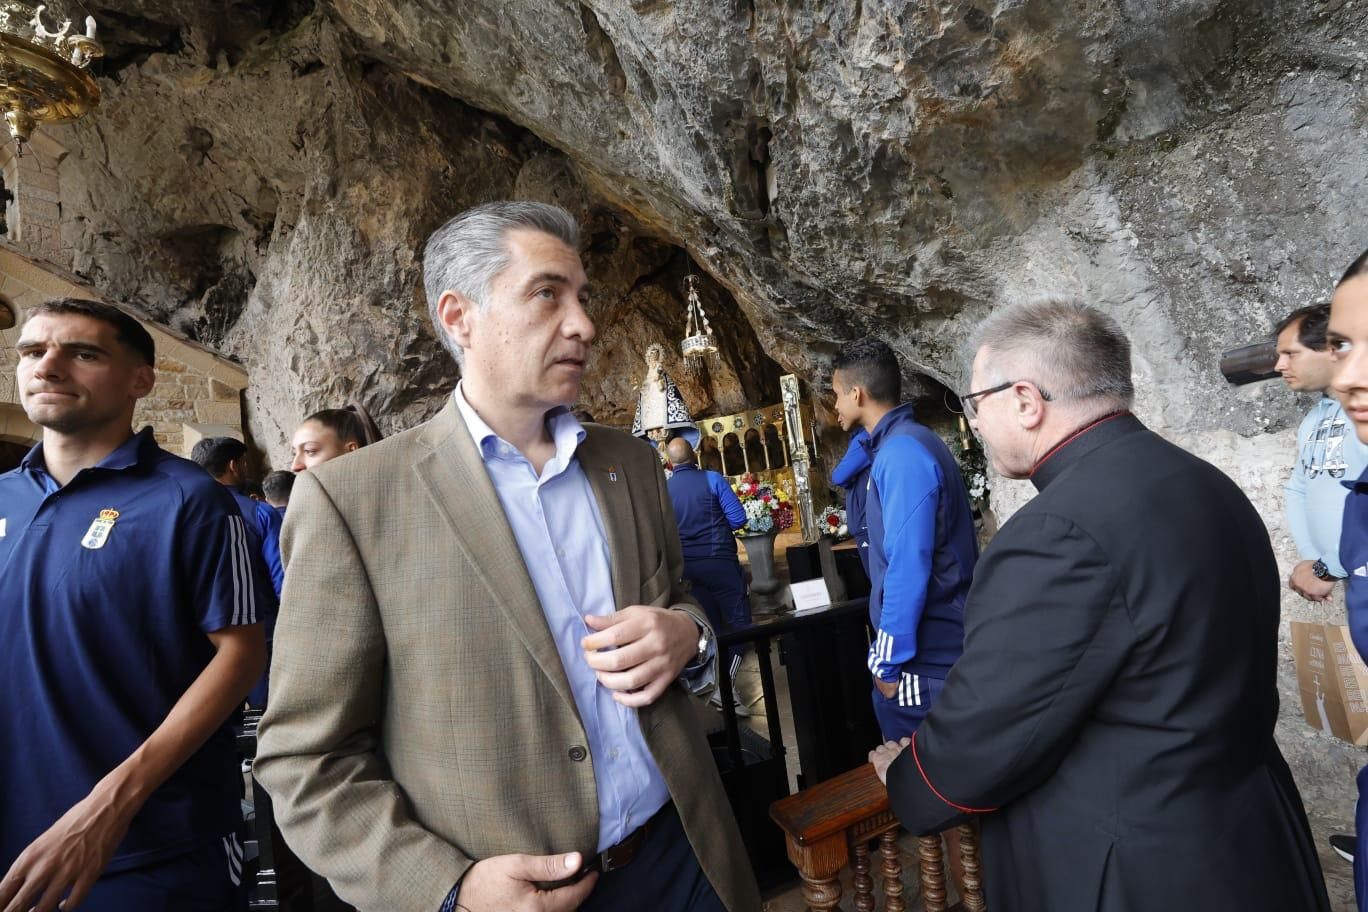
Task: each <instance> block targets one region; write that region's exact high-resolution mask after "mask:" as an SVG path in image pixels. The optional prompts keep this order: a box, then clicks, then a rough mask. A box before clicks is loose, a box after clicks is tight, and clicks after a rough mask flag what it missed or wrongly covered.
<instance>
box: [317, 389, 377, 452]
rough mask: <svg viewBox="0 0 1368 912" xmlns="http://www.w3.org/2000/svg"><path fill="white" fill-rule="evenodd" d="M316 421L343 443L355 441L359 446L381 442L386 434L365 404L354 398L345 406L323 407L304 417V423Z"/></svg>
mask: <svg viewBox="0 0 1368 912" xmlns="http://www.w3.org/2000/svg"><path fill="white" fill-rule="evenodd" d="M310 421H315V422H317V423H319V424H321V425H323V426H324V427H325V428H327V429H328V430H330V431H332V432H333V433H334V434H336V435H337V439H338V440H340V441H342V443H343V445H346V444H348V443H354V444H356V445H357V446H358V447H363V446H366V445H367V444H371V443H377V442H379V441H380V440H381V439H382V438H383V437H384V435H383V434H381V433H380V428H378V427H376V426H375V421H374V419H372V418H371V416H370V413H369V412H367V411H366V408H365V406H363V405H362V404H361V403H359V402H357V401H355V400H353V401H351V402H348V403H347V405H346V407H345V408H340V409H339V408H333V409H323V410H321V411H317V412H314V413H313V414H312V415H310V416H309V417H308V418H305V419H304V422H303V423H304V424H308V423H309V422H310Z"/></svg>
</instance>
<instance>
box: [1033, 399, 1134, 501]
mask: <svg viewBox="0 0 1368 912" xmlns="http://www.w3.org/2000/svg"><path fill="white" fill-rule="evenodd" d="M1144 429H1145V426H1144V425H1143V424H1141V423H1140V419H1139V418H1136V417H1135V416H1134V415H1132V414H1131V413H1130V412H1129V411H1126V410H1122V411H1119V412H1112V413H1110V414H1107V415H1103V416H1102V417H1100V418H1096V419H1094V420H1092V421H1090V422H1088V423H1087V424H1085V425H1084V426H1083V427H1081V428H1079V429H1078V430H1076V431H1074V432H1073V433H1072V434H1070V435H1069V436H1067V437H1065V438H1064V439H1063V440H1061V441H1060V442H1059V443H1057V444H1055V445H1054V448H1053V449H1051V450H1050V451H1049V452H1048V453H1046V454H1045V455H1044V456H1042V457H1041V458H1040V461H1039V462H1037V463H1036V464H1035V468H1033V469H1032V470H1031V475H1030V479H1031V484H1033V485H1035V487H1036V490H1037V491H1043V490H1045V487H1046V486H1047V485H1048V484H1049V483H1050V482H1052V481H1054V480H1055V479H1056V478H1058V477H1059V476H1060V475H1061V474H1062V473H1063V472H1064V470H1065V469H1067V468H1068V467H1069V466H1071V465H1073V464H1075V463H1077V462H1079V461H1080V460H1082V459H1083V458H1084V457H1085V456H1087V455H1088V454H1089V453H1091V452H1093V451H1094V450H1096V449H1097V448H1098V447H1100V446H1102V445H1103V444H1105V443H1110V442H1111V441H1113V440H1115V439H1117V438H1118V437H1124V436H1126V435H1127V434H1134V433H1135V432H1136V431H1142V430H1144Z"/></svg>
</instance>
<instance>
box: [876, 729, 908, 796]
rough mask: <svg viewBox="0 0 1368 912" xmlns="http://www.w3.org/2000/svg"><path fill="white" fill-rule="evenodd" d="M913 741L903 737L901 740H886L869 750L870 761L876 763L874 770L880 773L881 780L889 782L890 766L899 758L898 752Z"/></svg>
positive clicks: (885, 782)
mask: <svg viewBox="0 0 1368 912" xmlns="http://www.w3.org/2000/svg"><path fill="white" fill-rule="evenodd" d="M911 743H912V739H911V738H903V739H902V740H901V741H886V742H884V743H883V744H880V745H879V746H878V747H876V748H874V749H873V750H872V751H870V752H869V762H870V763H872V764H874V772H876V773H878V775H879V781H880V782H882V783H884V784H885V785H887V784H888V768H889V767H890V766H892V765H893V761H894V760H897V759H898V754H901V753H902V752H903V750H904V749H905V748H906V747H907V746H908V745H909V744H911Z"/></svg>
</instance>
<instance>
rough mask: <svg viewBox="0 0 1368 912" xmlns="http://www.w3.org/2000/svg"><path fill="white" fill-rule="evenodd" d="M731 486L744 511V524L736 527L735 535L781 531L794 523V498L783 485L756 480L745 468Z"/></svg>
mask: <svg viewBox="0 0 1368 912" xmlns="http://www.w3.org/2000/svg"><path fill="white" fill-rule="evenodd" d="M732 490H733V491H735V492H736V497H737V499H738V500H740V501H741V506H742V507H743V508H745V511H746V524H745V525H744V526H742V527H741V528H740V529H738V530H737V533H736V534H737V535H764V534H766V533H769V532H782V531H783V530H785V529H787V528H788V527H789V526H792V525H793V520H794V513H793V502H792V501H791V500H789V496H788V494H787V493H786V492H785V491H784V489H783V488H777V487H775V486H774V485H772V484H769V483H768V482H760V481H757V480H756V478H755V476H754V475H753V474H751V473H750V472H747V473H746V474H745V475H742V476H741V481H740V482H739V483H737V484H735V485H733V486H732Z"/></svg>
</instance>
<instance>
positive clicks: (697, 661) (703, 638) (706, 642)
mask: <svg viewBox="0 0 1368 912" xmlns="http://www.w3.org/2000/svg"><path fill="white" fill-rule="evenodd" d="M694 623H695V624H698V655H696V656H694V660H693V661H692V662H690V663H689V664H690V665H702V664H703V662H704V661H706V660H707V658H708V650H709V649H710V648H711V647H712V631H710V630H708V628H707V626H706V625H704V624H699V622H698V621H694Z"/></svg>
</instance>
